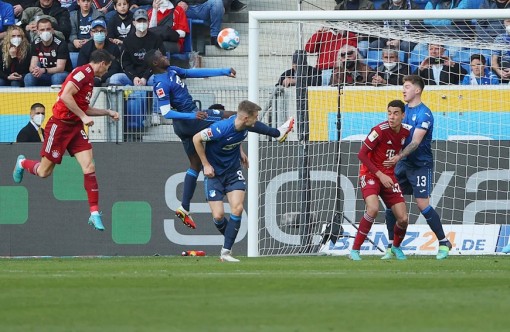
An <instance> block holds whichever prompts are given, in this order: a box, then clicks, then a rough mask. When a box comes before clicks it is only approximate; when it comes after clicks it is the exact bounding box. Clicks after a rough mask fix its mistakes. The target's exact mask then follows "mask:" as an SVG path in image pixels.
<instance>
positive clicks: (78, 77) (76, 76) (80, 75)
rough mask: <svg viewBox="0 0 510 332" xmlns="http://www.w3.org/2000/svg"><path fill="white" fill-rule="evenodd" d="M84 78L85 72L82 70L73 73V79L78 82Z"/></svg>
mask: <svg viewBox="0 0 510 332" xmlns="http://www.w3.org/2000/svg"><path fill="white" fill-rule="evenodd" d="M84 78H85V74H84V73H83V72H82V71H79V72H77V73H76V74H74V76H73V79H74V80H75V81H77V82H80V81H81V80H82V79H84Z"/></svg>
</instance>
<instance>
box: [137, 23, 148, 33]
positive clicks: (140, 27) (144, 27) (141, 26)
mask: <svg viewBox="0 0 510 332" xmlns="http://www.w3.org/2000/svg"><path fill="white" fill-rule="evenodd" d="M148 26H149V24H147V23H136V24H135V28H136V30H138V31H140V32H145V30H147V27H148Z"/></svg>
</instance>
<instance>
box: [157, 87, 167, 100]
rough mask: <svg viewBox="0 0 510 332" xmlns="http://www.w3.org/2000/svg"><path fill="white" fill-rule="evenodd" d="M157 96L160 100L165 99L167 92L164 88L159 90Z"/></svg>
mask: <svg viewBox="0 0 510 332" xmlns="http://www.w3.org/2000/svg"><path fill="white" fill-rule="evenodd" d="M156 95H157V96H158V98H163V97H164V96H165V90H163V88H159V89H157V90H156Z"/></svg>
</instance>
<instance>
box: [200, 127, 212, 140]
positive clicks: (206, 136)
mask: <svg viewBox="0 0 510 332" xmlns="http://www.w3.org/2000/svg"><path fill="white" fill-rule="evenodd" d="M212 135H213V133H212V130H211V128H207V129H204V130H202V131H201V132H200V138H202V141H204V142H206V141H210V140H211V137H212Z"/></svg>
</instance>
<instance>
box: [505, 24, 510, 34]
mask: <svg viewBox="0 0 510 332" xmlns="http://www.w3.org/2000/svg"><path fill="white" fill-rule="evenodd" d="M505 29H506V33H508V34H509V35H510V25H507V26H506V27H505Z"/></svg>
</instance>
